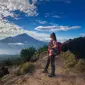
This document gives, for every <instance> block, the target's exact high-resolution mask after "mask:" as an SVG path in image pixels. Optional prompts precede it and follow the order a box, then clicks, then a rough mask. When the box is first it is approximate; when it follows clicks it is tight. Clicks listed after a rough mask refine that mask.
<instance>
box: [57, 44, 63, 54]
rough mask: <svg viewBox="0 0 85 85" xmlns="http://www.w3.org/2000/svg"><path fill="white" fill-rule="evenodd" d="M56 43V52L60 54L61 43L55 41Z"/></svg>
mask: <svg viewBox="0 0 85 85" xmlns="http://www.w3.org/2000/svg"><path fill="white" fill-rule="evenodd" d="M57 45H58V52H57V54H60V53H61V45H62V44H61V43H60V42H57Z"/></svg>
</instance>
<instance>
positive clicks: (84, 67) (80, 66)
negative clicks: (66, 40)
mask: <svg viewBox="0 0 85 85" xmlns="http://www.w3.org/2000/svg"><path fill="white" fill-rule="evenodd" d="M75 69H76V71H77V72H81V73H85V60H83V59H80V60H79V61H78V63H77V64H76V65H75Z"/></svg>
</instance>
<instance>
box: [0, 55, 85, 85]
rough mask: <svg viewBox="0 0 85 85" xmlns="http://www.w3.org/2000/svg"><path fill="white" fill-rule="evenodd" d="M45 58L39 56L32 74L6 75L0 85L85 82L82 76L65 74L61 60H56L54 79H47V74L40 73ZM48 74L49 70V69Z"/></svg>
mask: <svg viewBox="0 0 85 85" xmlns="http://www.w3.org/2000/svg"><path fill="white" fill-rule="evenodd" d="M46 59H47V57H43V56H41V58H40V59H39V60H38V61H37V62H36V65H37V70H36V71H35V72H34V74H32V75H29V74H26V75H22V76H18V77H17V76H14V75H12V74H11V75H10V76H9V75H8V76H7V77H6V78H4V79H3V81H1V82H0V85H85V80H84V79H83V78H82V76H77V75H75V74H73V73H71V72H67V71H65V70H64V69H63V64H64V63H63V60H62V58H59V57H58V58H56V77H54V78H49V77H48V74H44V73H42V70H43V68H44V65H45V62H46ZM49 72H50V68H49Z"/></svg>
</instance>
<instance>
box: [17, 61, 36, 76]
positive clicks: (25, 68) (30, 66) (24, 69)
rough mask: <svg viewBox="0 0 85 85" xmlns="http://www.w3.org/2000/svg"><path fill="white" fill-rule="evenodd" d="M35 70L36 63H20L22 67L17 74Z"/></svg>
mask: <svg viewBox="0 0 85 85" xmlns="http://www.w3.org/2000/svg"><path fill="white" fill-rule="evenodd" d="M34 71H35V65H34V64H33V63H31V62H26V63H24V64H21V65H20V67H19V69H18V71H17V75H23V74H26V73H33V72H34Z"/></svg>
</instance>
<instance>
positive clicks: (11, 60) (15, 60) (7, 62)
mask: <svg viewBox="0 0 85 85" xmlns="http://www.w3.org/2000/svg"><path fill="white" fill-rule="evenodd" d="M22 62H23V60H22V59H21V58H9V59H6V60H3V61H1V66H3V65H4V66H12V65H20V64H21V63H22Z"/></svg>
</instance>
